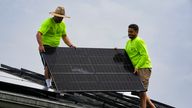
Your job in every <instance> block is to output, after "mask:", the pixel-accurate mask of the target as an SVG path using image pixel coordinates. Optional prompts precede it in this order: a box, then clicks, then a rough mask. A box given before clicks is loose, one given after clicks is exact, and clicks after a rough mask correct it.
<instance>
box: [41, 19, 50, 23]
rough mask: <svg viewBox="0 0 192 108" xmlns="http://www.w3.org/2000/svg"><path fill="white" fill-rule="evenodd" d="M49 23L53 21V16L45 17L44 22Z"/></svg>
mask: <svg viewBox="0 0 192 108" xmlns="http://www.w3.org/2000/svg"><path fill="white" fill-rule="evenodd" d="M49 23H52V18H47V19H45V20H44V21H43V23H42V24H49Z"/></svg>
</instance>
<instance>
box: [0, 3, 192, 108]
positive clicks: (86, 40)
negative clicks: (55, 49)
mask: <svg viewBox="0 0 192 108" xmlns="http://www.w3.org/2000/svg"><path fill="white" fill-rule="evenodd" d="M57 6H64V7H65V9H66V14H67V15H68V16H70V17H71V18H70V19H65V22H66V25H67V34H68V36H69V38H70V39H71V41H72V42H73V43H74V44H75V45H76V46H77V47H89V48H90V47H93V48H114V47H117V48H124V47H125V43H126V41H127V40H128V37H127V26H128V25H129V24H131V23H136V24H138V25H139V27H140V32H139V36H140V37H141V38H143V39H144V40H145V41H146V43H147V46H148V51H149V54H150V56H151V59H152V63H153V73H152V76H151V79H150V86H149V91H148V93H149V95H150V96H151V98H152V99H155V100H157V101H160V102H163V103H166V104H169V105H173V106H175V107H177V108H189V107H190V106H191V105H190V102H191V97H192V93H191V91H192V69H191V66H192V57H191V55H192V42H191V41H192V36H190V35H191V34H192V29H191V24H192V0H0V14H1V15H0V52H1V53H0V63H1V64H6V65H10V66H13V67H17V68H21V67H22V68H26V69H29V70H32V71H36V72H39V73H41V74H43V65H42V63H41V59H40V56H39V53H38V44H37V41H36V37H35V35H36V32H37V30H38V28H39V26H40V24H41V23H42V21H43V20H44V19H46V18H48V17H51V15H49V14H48V13H49V12H50V11H54V10H55V8H56V7H57ZM61 42H62V41H61ZM60 46H62V47H66V45H65V44H63V43H62V44H61V45H60Z"/></svg>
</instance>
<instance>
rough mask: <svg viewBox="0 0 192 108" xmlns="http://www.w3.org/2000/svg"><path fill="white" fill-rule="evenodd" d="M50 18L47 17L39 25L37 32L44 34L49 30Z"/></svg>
mask: <svg viewBox="0 0 192 108" xmlns="http://www.w3.org/2000/svg"><path fill="white" fill-rule="evenodd" d="M49 23H50V20H49V19H47V20H45V21H44V22H43V23H42V24H41V27H40V28H39V30H38V31H39V32H41V33H42V34H45V33H46V32H47V31H48V30H49V28H50V24H49Z"/></svg>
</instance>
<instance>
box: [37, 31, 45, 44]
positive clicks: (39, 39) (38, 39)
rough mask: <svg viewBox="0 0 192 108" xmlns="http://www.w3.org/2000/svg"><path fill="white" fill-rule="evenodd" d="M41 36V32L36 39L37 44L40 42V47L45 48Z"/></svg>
mask: <svg viewBox="0 0 192 108" xmlns="http://www.w3.org/2000/svg"><path fill="white" fill-rule="evenodd" d="M41 36H42V35H41V33H40V32H37V34H36V38H37V42H38V44H39V46H43V43H42V38H41Z"/></svg>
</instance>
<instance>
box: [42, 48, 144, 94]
mask: <svg viewBox="0 0 192 108" xmlns="http://www.w3.org/2000/svg"><path fill="white" fill-rule="evenodd" d="M43 57H44V58H45V60H46V61H47V64H48V68H49V70H50V72H51V74H52V76H53V79H54V82H55V84H56V87H57V89H58V90H59V91H62V92H70V91H71V92H74V91H75V92H77V91H78V92H79V91H133V90H143V86H142V84H141V82H140V80H139V78H138V77H137V76H135V75H133V73H131V71H132V70H133V67H132V64H131V62H130V60H129V58H128V56H127V55H126V53H125V52H124V50H123V49H119V50H114V49H99V48H77V49H72V48H62V47H59V48H57V49H56V52H55V53H52V54H45V55H44V56H43Z"/></svg>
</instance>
